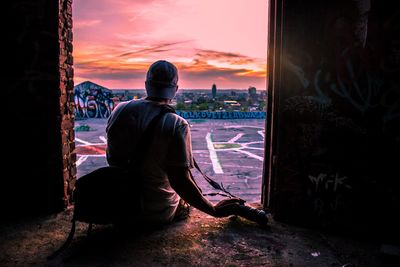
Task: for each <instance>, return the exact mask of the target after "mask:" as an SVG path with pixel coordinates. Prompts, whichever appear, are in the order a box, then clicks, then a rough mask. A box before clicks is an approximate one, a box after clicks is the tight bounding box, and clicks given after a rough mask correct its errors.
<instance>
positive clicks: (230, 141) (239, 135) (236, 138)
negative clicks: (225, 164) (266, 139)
mask: <svg viewBox="0 0 400 267" xmlns="http://www.w3.org/2000/svg"><path fill="white" fill-rule="evenodd" d="M243 135H244V133H239V134H237V135H236V136H235V137H233V138H232V139H231V140H229V141H228V143H235V142H236V141H237V140H239V139H240V138H241V137H242V136H243Z"/></svg>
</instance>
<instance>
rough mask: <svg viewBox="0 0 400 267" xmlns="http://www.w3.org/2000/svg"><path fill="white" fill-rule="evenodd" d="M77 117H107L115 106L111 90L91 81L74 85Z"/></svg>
mask: <svg viewBox="0 0 400 267" xmlns="http://www.w3.org/2000/svg"><path fill="white" fill-rule="evenodd" d="M74 102H75V116H76V117H77V118H108V117H109V116H110V114H111V112H112V111H113V109H114V107H115V103H114V100H113V95H112V93H111V90H109V89H107V88H105V87H102V86H100V85H97V84H95V83H92V82H83V83H81V84H79V85H77V86H75V87H74Z"/></svg>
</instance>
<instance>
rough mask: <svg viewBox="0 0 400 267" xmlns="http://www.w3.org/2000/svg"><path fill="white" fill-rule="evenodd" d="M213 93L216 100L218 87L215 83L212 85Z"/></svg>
mask: <svg viewBox="0 0 400 267" xmlns="http://www.w3.org/2000/svg"><path fill="white" fill-rule="evenodd" d="M211 93H212V98H214V99H215V98H216V97H217V86H216V85H215V83H214V84H213V85H212V88H211Z"/></svg>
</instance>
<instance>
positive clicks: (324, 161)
mask: <svg viewBox="0 0 400 267" xmlns="http://www.w3.org/2000/svg"><path fill="white" fill-rule="evenodd" d="M321 10H324V12H321ZM291 12H293V13H291ZM302 13H304V14H310V16H312V19H310V20H309V21H304V20H303V19H302V16H299V15H298V14H302ZM322 14H324V15H322ZM389 15H390V16H389ZM286 16H287V18H291V19H287V22H286V23H287V25H288V26H287V27H286V25H284V26H283V27H284V31H285V34H286V36H285V37H286V39H287V40H286V41H285V42H284V43H285V46H284V53H283V54H282V59H283V61H282V62H283V65H282V66H283V72H282V77H283V78H282V89H281V90H280V91H279V93H280V95H279V106H278V110H279V115H278V118H279V119H278V122H279V123H278V124H279V129H278V131H279V132H278V134H277V136H278V138H279V141H278V142H279V145H278V148H277V154H278V155H279V161H278V164H279V165H278V167H277V168H278V170H277V173H279V177H277V180H279V185H280V186H281V187H282V188H280V189H279V190H276V192H275V193H276V194H277V196H278V199H279V200H281V199H284V200H285V201H282V204H279V205H281V206H279V205H277V206H278V207H277V208H276V209H277V210H279V212H281V214H279V216H282V217H285V216H288V217H289V216H290V217H291V216H293V218H294V220H295V219H297V218H298V216H297V215H299V214H297V213H295V212H294V211H291V212H292V214H293V215H292V214H288V213H289V211H288V210H289V209H288V208H287V207H289V206H290V207H291V208H292V207H293V203H296V204H297V205H298V207H299V209H298V210H301V208H304V207H307V209H306V210H307V212H309V213H308V214H309V215H310V216H309V217H308V218H309V220H308V223H310V224H312V223H315V224H318V223H320V222H321V223H322V224H323V223H324V222H331V223H332V224H333V223H339V221H340V223H342V224H346V222H347V221H348V220H346V219H345V215H346V216H348V218H362V216H363V214H366V213H365V209H364V206H362V205H365V207H367V206H369V207H371V206H374V205H375V206H378V204H376V203H378V201H375V199H373V198H371V199H370V198H368V196H370V195H374V196H375V195H379V196H380V199H381V200H382V201H380V202H379V203H383V200H384V199H393V195H395V194H393V193H390V194H389V193H388V194H385V193H382V192H393V191H394V189H393V188H399V186H393V185H394V184H396V183H397V184H398V181H397V182H394V181H393V180H392V179H391V178H390V177H392V176H391V173H395V172H397V169H396V168H397V167H396V164H395V161H394V160H393V159H394V158H396V157H398V148H399V144H400V143H399V141H400V138H399V133H400V128H399V125H400V123H399V120H400V90H399V88H400V87H399V81H398V79H399V78H398V77H399V75H398V74H399V70H400V64H399V63H400V41H399V40H398V35H397V34H396V33H397V32H398V20H399V16H398V13H395V12H394V11H393V10H392V9H391V8H389V7H387V6H386V5H385V4H381V3H380V2H378V1H376V2H375V5H372V7H371V5H370V1H369V0H356V1H337V2H336V1H335V2H331V4H330V6H329V5H328V6H326V4H325V3H324V4H321V3H319V2H318V1H311V2H310V3H308V4H306V5H304V4H303V3H302V4H299V3H298V2H296V1H289V2H288V8H287V9H286ZM314 21H320V22H321V23H318V24H315V23H313V22H314ZM293 25H296V30H293ZM367 26H368V27H367ZM382 177H384V178H382ZM384 179H385V180H384ZM378 188H379V190H380V191H379V190H378ZM285 190H286V192H285ZM396 190H397V189H396ZM397 191H398V190H397ZM286 199H287V201H286ZM361 204H362V205H361ZM286 205H287V206H286ZM292 210H293V209H292ZM354 210H355V211H356V212H354ZM303 212H304V210H303ZM332 218H336V220H329V219H332ZM342 219H343V220H342ZM304 220H306V219H304Z"/></svg>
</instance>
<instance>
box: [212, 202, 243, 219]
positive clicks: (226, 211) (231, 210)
mask: <svg viewBox="0 0 400 267" xmlns="http://www.w3.org/2000/svg"><path fill="white" fill-rule="evenodd" d="M243 203H244V200H243V199H240V198H228V199H223V200H221V201H220V202H218V203H217V204H216V205H215V206H214V209H215V217H226V216H229V215H234V214H237V211H238V209H239V205H243Z"/></svg>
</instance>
